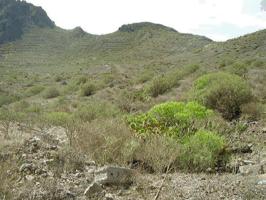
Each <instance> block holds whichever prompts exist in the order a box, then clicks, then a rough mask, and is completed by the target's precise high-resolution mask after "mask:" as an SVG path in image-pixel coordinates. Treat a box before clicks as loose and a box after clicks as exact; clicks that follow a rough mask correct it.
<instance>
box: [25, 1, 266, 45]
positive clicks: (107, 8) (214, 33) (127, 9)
mask: <svg viewBox="0 0 266 200" xmlns="http://www.w3.org/2000/svg"><path fill="white" fill-rule="evenodd" d="M27 2H31V3H33V4H34V5H37V6H42V7H43V8H44V9H45V10H46V12H47V13H48V15H49V17H50V18H51V19H52V20H53V21H54V22H55V23H56V25H57V26H59V27H61V28H65V29H73V28H75V27H77V26H80V27H82V28H83V29H84V30H85V31H86V32H88V33H91V34H107V33H111V32H114V31H116V30H117V29H118V28H119V27H120V26H121V25H123V24H130V23H136V22H153V23H159V24H163V25H165V26H169V27H172V28H174V29H176V30H177V31H179V32H182V33H193V34H198V35H204V36H206V37H209V38H211V39H213V40H215V41H225V40H227V39H231V38H235V37H238V36H241V35H244V34H247V33H252V32H255V31H257V30H261V29H266V0H27Z"/></svg>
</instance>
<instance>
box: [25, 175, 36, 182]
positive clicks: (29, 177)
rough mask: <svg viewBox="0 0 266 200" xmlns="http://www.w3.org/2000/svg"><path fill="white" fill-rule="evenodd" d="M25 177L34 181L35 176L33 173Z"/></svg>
mask: <svg viewBox="0 0 266 200" xmlns="http://www.w3.org/2000/svg"><path fill="white" fill-rule="evenodd" d="M25 178H26V180H27V181H33V180H34V178H35V177H34V176H32V175H27V176H26V177H25Z"/></svg>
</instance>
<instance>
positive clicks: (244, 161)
mask: <svg viewBox="0 0 266 200" xmlns="http://www.w3.org/2000/svg"><path fill="white" fill-rule="evenodd" d="M243 164H244V165H254V164H255V162H254V161H251V160H243Z"/></svg>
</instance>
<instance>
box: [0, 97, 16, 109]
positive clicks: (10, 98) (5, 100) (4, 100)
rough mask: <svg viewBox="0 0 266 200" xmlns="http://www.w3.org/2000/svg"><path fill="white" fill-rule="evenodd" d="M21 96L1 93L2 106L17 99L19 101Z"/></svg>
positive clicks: (0, 101)
mask: <svg viewBox="0 0 266 200" xmlns="http://www.w3.org/2000/svg"><path fill="white" fill-rule="evenodd" d="M18 100H19V97H17V96H13V95H8V94H3V95H1V94H0V107H1V106H3V105H8V104H11V103H13V102H15V101H18Z"/></svg>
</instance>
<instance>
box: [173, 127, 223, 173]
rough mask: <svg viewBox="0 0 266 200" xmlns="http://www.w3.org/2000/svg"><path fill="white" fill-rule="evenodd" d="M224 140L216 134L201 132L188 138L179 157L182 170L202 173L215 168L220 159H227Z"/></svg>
mask: <svg viewBox="0 0 266 200" xmlns="http://www.w3.org/2000/svg"><path fill="white" fill-rule="evenodd" d="M224 148H225V141H224V139H223V138H222V137H221V136H219V135H218V134H216V133H213V132H208V131H204V130H200V131H198V132H197V133H195V135H193V136H190V137H188V138H187V139H186V140H185V141H184V143H183V145H182V150H181V153H180V156H179V159H178V160H179V164H180V166H181V168H183V169H187V170H190V171H191V170H193V171H202V170H206V169H207V168H212V169H213V168H214V167H215V166H216V165H217V163H218V161H219V160H220V159H222V158H223V159H225V157H222V156H223V151H224Z"/></svg>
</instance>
